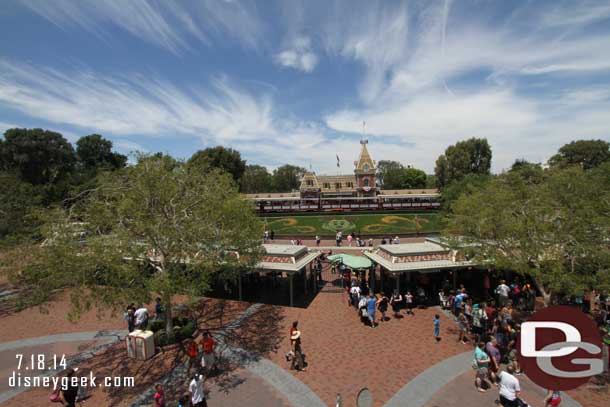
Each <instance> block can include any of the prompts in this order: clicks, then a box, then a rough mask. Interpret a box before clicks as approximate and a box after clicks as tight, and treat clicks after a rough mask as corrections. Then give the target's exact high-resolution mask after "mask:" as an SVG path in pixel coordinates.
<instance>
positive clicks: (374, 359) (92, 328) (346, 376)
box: [0, 270, 610, 407]
mask: <svg viewBox="0 0 610 407" xmlns="http://www.w3.org/2000/svg"><path fill="white" fill-rule="evenodd" d="M324 276H325V280H327V282H326V283H325V285H324V286H323V287H321V288H322V289H321V291H320V292H319V293H318V295H317V296H316V297H315V299H314V300H313V301H312V302H311V303H310V305H309V306H308V307H307V308H290V307H280V306H267V305H254V304H247V303H240V302H237V301H220V300H211V299H210V300H206V303H205V304H206V305H205V307H207V308H206V309H207V312H208V314H209V315H211V316H210V317H209V318H208V319H207V321H206V322H205V326H202V327H205V328H210V329H212V331H213V332H218V333H221V332H224V333H223V337H222V340H221V342H222V346H220V347H219V348H220V349H219V350H220V352H221V353H222V354H223V355H224V356H226V358H227V360H229V361H230V363H229V364H228V365H227V370H228V372H226V373H222V374H220V375H218V376H216V377H214V378H212V379H210V380H208V382H207V385H206V388H207V390H209V394H208V399H209V405H210V406H226V407H228V406H235V405H242V406H269V407H276V406H277V407H284V406H286V407H287V406H295V407H301V406H307V407H312V406H334V405H335V402H336V398H337V395H338V394H339V395H340V397H341V399H342V401H343V406H346V407H350V406H356V397H357V395H358V392H359V391H360V390H361V389H363V388H367V389H368V390H369V391H370V392H371V394H372V398H373V405H374V406H379V407H380V406H396V407H398V406H409V407H411V406H412V407H420V406H422V407H441V406H442V407H447V406H448V407H451V406H455V407H458V406H464V405H469V406H494V405H495V404H494V401H495V399H496V398H497V390H496V388H495V387H494V388H492V389H491V390H490V391H488V392H487V393H485V394H480V393H478V392H476V390H475V388H474V386H473V372H472V370H471V369H470V361H471V360H472V347H471V345H464V344H462V343H459V342H458V341H457V328H456V325H455V322H454V321H453V320H452V319H451V318H450V317H448V316H446V315H445V314H444V313H440V314H441V337H442V341H441V342H440V343H439V344H437V343H435V341H434V338H433V336H432V319H433V316H434V314H435V313H439V310H438V308H435V307H432V308H428V309H419V310H416V311H415V315H414V316H406V315H405V316H404V317H403V318H399V319H396V318H393V317H390V319H389V320H387V321H385V322H381V323H380V324H379V326H378V327H377V328H375V329H371V328H369V327H366V326H364V325H362V324H361V322H360V319H359V317H358V316H357V313H356V311H355V309H354V308H352V307H349V306H348V304H347V296H346V294H345V292H344V291H343V290H342V289H341V288H340V287H339V286H338V285H337V283H336V282H335V283H334V284H333V283H332V282H331V281H332V280H333V278H336V277H337V275H332V274H330V271H329V270H325V272H324ZM221 303H222V306H220V304H221ZM68 305H69V304H68V299H67V298H63V299H61V300H59V301H57V302H55V303H54V304H52V305H51V306H50V308H49V310H48V311H49V312H48V313H40V312H39V310H38V309H28V310H25V311H21V312H19V313H17V314H9V315H4V316H2V317H1V319H2V324H3V326H5V327H6V326H10V327H11V328H12V329H10V330H2V332H0V342H1V343H0V363H1V364H2V369H1V370H0V378H1V379H2V381H3V383H4V382H6V379H7V377H8V375H9V374H10V373H12V371H13V370H14V367H13V364H14V363H15V361H14V360H12V359H13V358H14V354H15V353H16V352H17V351H18V352H19V353H23V354H26V355H27V354H30V353H45V354H48V355H50V354H53V353H65V354H67V355H80V356H81V358H80V359H76V360H78V361H79V364H78V365H79V367H80V368H81V369H82V371H84V372H87V371H89V370H91V371H94V372H95V374H96V375H99V376H105V375H133V376H134V377H135V378H136V387H135V388H132V389H122V390H120V391H117V390H110V391H102V390H100V389H96V390H94V391H92V392H91V398H90V399H88V400H87V401H86V403H85V404H84V405H85V406H135V405H138V404H134V402H135V401H136V400H139V399H141V398H142V396H143V395H146V393H147V392H149V391H150V389H151V387H152V386H153V385H154V384H155V383H157V382H160V381H163V379H164V378H165V377H166V376H167V374H168V373H169V372H171V371H172V370H173V369H174V368H175V367H176V366H178V365H180V363H181V361H182V359H181V358H182V354H181V352H180V350H179V349H176V348H173V349H167V350H165V351H164V352H163V353H162V354H159V355H157V356H155V358H153V359H152V360H150V361H147V362H139V361H133V360H128V359H126V358H125V345H124V343H123V342H122V341H119V340H118V337H119V336H121V335H124V334H125V331H123V329H124V328H125V327H124V325H123V321H122V319H121V317H120V316H118V315H115V316H112V315H110V314H106V315H105V316H104V317H102V318H101V319H99V318H98V317H97V316H96V312H95V310H92V311H91V312H89V313H87V314H85V315H83V317H82V319H81V320H80V321H79V322H78V323H77V324H71V323H69V322H67V321H66V319H65V315H66V312H67V310H68ZM220 310H222V312H220ZM294 320H298V321H299V329H300V330H301V331H302V335H303V336H302V344H303V351H304V353H305V354H306V358H307V362H308V367H307V371H306V372H296V371H292V370H290V366H289V363H287V362H286V360H285V358H284V354H285V353H286V352H287V351H288V349H289V347H290V345H289V339H288V331H289V327H290V324H291V322H292V321H294ZM33 328H35V329H33ZM219 336H220V334H219ZM87 352H89V354H87ZM520 380H521V383H522V386H523V388H524V398H525V399H526V400H527V401H528V402H529V403H530V404H531V405H532V406H534V407H543V404H542V397H543V395H544V391H543V389H540V388H538V387H537V386H536V385H534V384H533V383H531V382H530V381H529V380H528V379H527V378H526V377H525V376H520ZM186 389H187V387H186V382H185V383H184V387H182V388H180V384H178V385H177V386H176V385H174V386H170V387H168V401H170V402H173V400H177V397H178V396H179V394H180V393H181V392H184V391H186ZM170 391H171V396H170ZM174 395H175V396H176V397H175V398H174V397H173V396H174ZM48 396H49V390H48V389H37V390H30V391H25V392H14V391H13V392H11V390H10V389H8V388H7V387H6V386H4V387H0V400H3V403H1V404H0V406H18V405H28V406H33V407H38V406H40V407H42V406H48V405H51V404H50V403H49V399H48ZM570 396H571V397H570V398H566V400H565V403H564V404H563V405H564V406H568V407H578V406H584V407H602V406H604V407H605V406H607V405H609V403H610V393H608V391H607V389H606V390H596V389H594V388H593V387H590V386H585V387H583V388H581V389H578V390H577V391H573V392H570ZM9 397H10V399H9ZM139 405H151V404H150V403H148V404H139ZM173 405H175V404H172V403H170V404H168V406H173Z"/></svg>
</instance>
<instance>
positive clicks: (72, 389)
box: [61, 367, 78, 407]
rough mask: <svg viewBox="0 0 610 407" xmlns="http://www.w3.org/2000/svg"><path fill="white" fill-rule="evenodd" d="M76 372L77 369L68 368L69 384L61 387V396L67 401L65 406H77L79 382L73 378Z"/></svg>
mask: <svg viewBox="0 0 610 407" xmlns="http://www.w3.org/2000/svg"><path fill="white" fill-rule="evenodd" d="M75 374H76V369H73V368H71V367H70V368H68V370H66V378H67V379H66V381H67V386H66V387H65V388H61V396H62V398H63V400H64V402H65V403H66V405H65V407H76V397H77V396H78V383H75V381H74V380H75V379H73V377H74V375H75Z"/></svg>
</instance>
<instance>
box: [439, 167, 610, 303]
mask: <svg viewBox="0 0 610 407" xmlns="http://www.w3.org/2000/svg"><path fill="white" fill-rule="evenodd" d="M608 202H610V185H609V184H607V183H603V182H601V181H600V176H599V174H587V173H585V172H584V171H583V170H582V169H580V168H570V169H568V170H563V171H553V172H551V173H549V174H548V177H546V178H545V180H544V182H543V183H539V184H535V183H528V182H526V180H525V179H524V178H523V177H521V176H520V174H518V173H510V172H509V173H506V174H503V175H501V176H499V177H497V178H495V179H493V180H492V181H491V182H489V183H487V184H486V185H485V186H484V187H483V188H480V189H478V190H477V191H473V192H472V193H471V194H464V195H461V196H460V197H459V198H458V200H457V201H456V202H455V203H454V205H453V206H452V209H453V212H452V213H451V214H450V215H449V217H448V219H447V228H446V230H445V234H446V235H447V236H449V237H450V239H452V240H453V243H454V244H455V245H456V247H458V246H459V247H462V248H464V249H463V250H466V251H468V252H470V255H472V256H474V258H475V260H477V261H479V262H481V263H486V262H488V263H493V264H495V265H497V266H498V267H502V268H508V269H511V270H513V271H515V272H518V273H521V274H523V275H527V276H529V277H531V278H532V279H533V280H534V282H535V283H536V286H537V287H538V289H539V290H540V291H541V293H542V295H543V297H544V301H545V303H546V304H549V303H550V302H551V301H552V299H553V298H554V297H556V296H557V295H560V294H563V293H567V294H574V293H578V292H582V291H583V290H584V289H592V288H596V289H604V288H608V282H609V281H608V276H609V266H608V265H609V264H610V263H609V261H610V250H609V249H608V239H609V238H610V216H609V215H610V207H609V204H608Z"/></svg>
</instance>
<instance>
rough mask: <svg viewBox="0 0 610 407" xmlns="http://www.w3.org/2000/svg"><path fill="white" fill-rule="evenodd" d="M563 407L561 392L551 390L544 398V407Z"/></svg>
mask: <svg viewBox="0 0 610 407" xmlns="http://www.w3.org/2000/svg"><path fill="white" fill-rule="evenodd" d="M560 405H561V392H560V391H559V390H549V391H548V392H547V394H546V397H545V398H544V407H558V406H560Z"/></svg>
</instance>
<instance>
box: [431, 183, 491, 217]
mask: <svg viewBox="0 0 610 407" xmlns="http://www.w3.org/2000/svg"><path fill="white" fill-rule="evenodd" d="M491 179H492V176H491V175H486V174H468V175H466V176H465V177H463V178H461V179H458V180H455V181H453V182H451V183H450V184H449V185H447V186H445V188H443V189H442V190H441V204H442V208H443V210H444V211H446V212H451V206H452V205H453V203H454V202H455V201H457V199H458V198H459V197H460V196H462V195H472V194H474V193H476V192H478V191H480V190H481V189H483V188H484V187H485V185H486V184H487V183H488V182H489V181H490V180H491Z"/></svg>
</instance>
